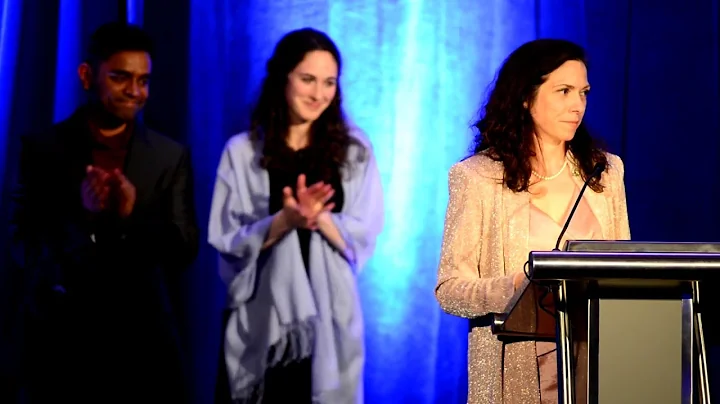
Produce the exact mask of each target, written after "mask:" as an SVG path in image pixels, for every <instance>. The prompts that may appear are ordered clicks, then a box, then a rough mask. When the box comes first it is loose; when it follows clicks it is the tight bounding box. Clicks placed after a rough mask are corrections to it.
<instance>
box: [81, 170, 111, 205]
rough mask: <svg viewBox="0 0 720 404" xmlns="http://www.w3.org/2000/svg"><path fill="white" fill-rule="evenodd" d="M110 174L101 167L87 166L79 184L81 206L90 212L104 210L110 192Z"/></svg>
mask: <svg viewBox="0 0 720 404" xmlns="http://www.w3.org/2000/svg"><path fill="white" fill-rule="evenodd" d="M110 178H111V175H110V173H108V172H107V171H105V170H103V169H102V168H99V167H95V166H87V168H86V170H85V179H84V180H83V182H82V186H81V195H82V203H83V207H84V208H85V209H87V210H88V211H90V212H93V213H98V212H100V211H102V210H105V209H106V208H107V205H108V197H109V194H110Z"/></svg>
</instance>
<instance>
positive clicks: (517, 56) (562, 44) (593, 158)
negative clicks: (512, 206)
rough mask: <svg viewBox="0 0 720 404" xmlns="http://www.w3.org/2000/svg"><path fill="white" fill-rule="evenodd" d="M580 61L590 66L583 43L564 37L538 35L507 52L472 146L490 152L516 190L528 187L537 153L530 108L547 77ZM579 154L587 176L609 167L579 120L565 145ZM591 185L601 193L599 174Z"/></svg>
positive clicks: (580, 165)
mask: <svg viewBox="0 0 720 404" xmlns="http://www.w3.org/2000/svg"><path fill="white" fill-rule="evenodd" d="M570 60H576V61H580V62H582V63H584V64H585V66H587V59H586V56H585V51H584V50H583V48H582V47H580V46H579V45H577V44H574V43H572V42H569V41H565V40H560V39H538V40H535V41H531V42H528V43H526V44H524V45H522V46H520V47H519V48H517V49H516V50H515V51H514V52H513V53H511V54H510V56H508V58H507V59H506V60H505V62H504V63H503V65H502V67H501V68H500V71H499V72H498V75H497V78H496V79H495V85H494V87H493V89H492V91H491V93H490V96H489V97H488V100H487V102H486V103H485V105H484V106H483V108H482V110H481V118H480V120H479V121H477V122H476V123H475V125H474V127H475V129H476V130H477V132H476V135H475V140H474V142H473V148H474V152H475V154H478V153H482V152H484V153H487V155H488V156H489V157H490V158H492V159H493V160H495V161H501V162H502V163H503V166H504V168H505V173H504V178H503V182H504V183H505V185H506V186H507V187H508V188H510V189H511V190H513V191H516V192H520V191H525V190H527V189H528V186H529V184H530V176H531V172H532V167H531V164H530V160H531V157H533V156H535V152H534V139H533V136H535V135H534V133H535V131H534V127H533V120H532V117H531V116H530V109H531V108H530V107H531V106H532V104H533V102H534V101H535V97H536V95H537V91H538V88H539V87H540V85H541V84H542V83H544V82H545V80H546V79H547V76H548V75H549V74H550V73H552V72H553V71H554V70H555V69H557V68H558V67H560V66H561V65H562V64H563V63H565V62H567V61H570ZM567 147H568V149H569V150H570V151H571V152H572V154H573V156H574V157H575V159H576V161H577V164H578V168H579V171H580V175H581V177H582V178H583V180H587V178H588V177H589V176H590V175H592V172H593V170H594V168H595V164H597V163H601V164H604V165H607V157H606V156H605V153H604V152H603V150H602V149H601V148H600V146H599V145H598V143H597V142H596V141H595V140H594V139H593V138H592V137H591V136H590V133H589V132H588V129H587V127H586V126H585V124H584V123H581V124H580V126H579V127H578V129H577V131H576V132H575V136H574V137H573V139H572V140H571V141H569V142H568V143H567ZM588 186H589V187H590V188H591V189H592V190H594V191H596V192H602V190H603V187H602V185H601V184H600V176H596V177H595V178H593V179H592V180H591V181H590V183H589V184H588Z"/></svg>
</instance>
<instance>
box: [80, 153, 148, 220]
mask: <svg viewBox="0 0 720 404" xmlns="http://www.w3.org/2000/svg"><path fill="white" fill-rule="evenodd" d="M81 194H82V202H83V206H84V207H85V209H87V210H88V211H90V212H93V213H98V212H101V211H104V210H106V209H108V208H113V209H117V212H116V213H117V214H118V215H119V216H120V217H122V218H127V217H128V216H130V214H131V213H132V211H133V208H134V207H135V200H136V196H137V195H136V191H135V186H134V185H133V184H132V183H131V182H130V181H129V180H128V179H127V177H126V176H125V175H123V173H122V172H121V171H120V170H118V169H115V170H113V171H110V172H108V171H106V170H103V169H102V168H99V167H95V166H88V167H87V169H86V170H85V179H84V180H83V182H82V186H81Z"/></svg>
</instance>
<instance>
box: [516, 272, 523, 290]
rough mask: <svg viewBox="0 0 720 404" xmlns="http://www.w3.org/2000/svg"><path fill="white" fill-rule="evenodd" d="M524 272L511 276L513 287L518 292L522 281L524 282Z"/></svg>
mask: <svg viewBox="0 0 720 404" xmlns="http://www.w3.org/2000/svg"><path fill="white" fill-rule="evenodd" d="M525 278H526V277H525V272H522V271H521V272H516V273H515V275H514V276H513V287H514V288H515V290H518V289H519V288H520V286H522V284H523V281H525Z"/></svg>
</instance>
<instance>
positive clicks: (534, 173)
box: [532, 158, 568, 181]
mask: <svg viewBox="0 0 720 404" xmlns="http://www.w3.org/2000/svg"><path fill="white" fill-rule="evenodd" d="M567 163H568V160H567V158H566V159H565V162H564V163H563V165H562V167H560V171H558V172H557V173H555V174H554V175H551V176H549V177H546V176H544V175H540V174H538V173H537V171H535V170H532V174H533V175H534V176H536V177H538V178H540V179H541V180H543V181H550V180H554V179H555V178H557V177H558V176H559V175H560V174H562V172H563V171H565V168H566V167H567Z"/></svg>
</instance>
